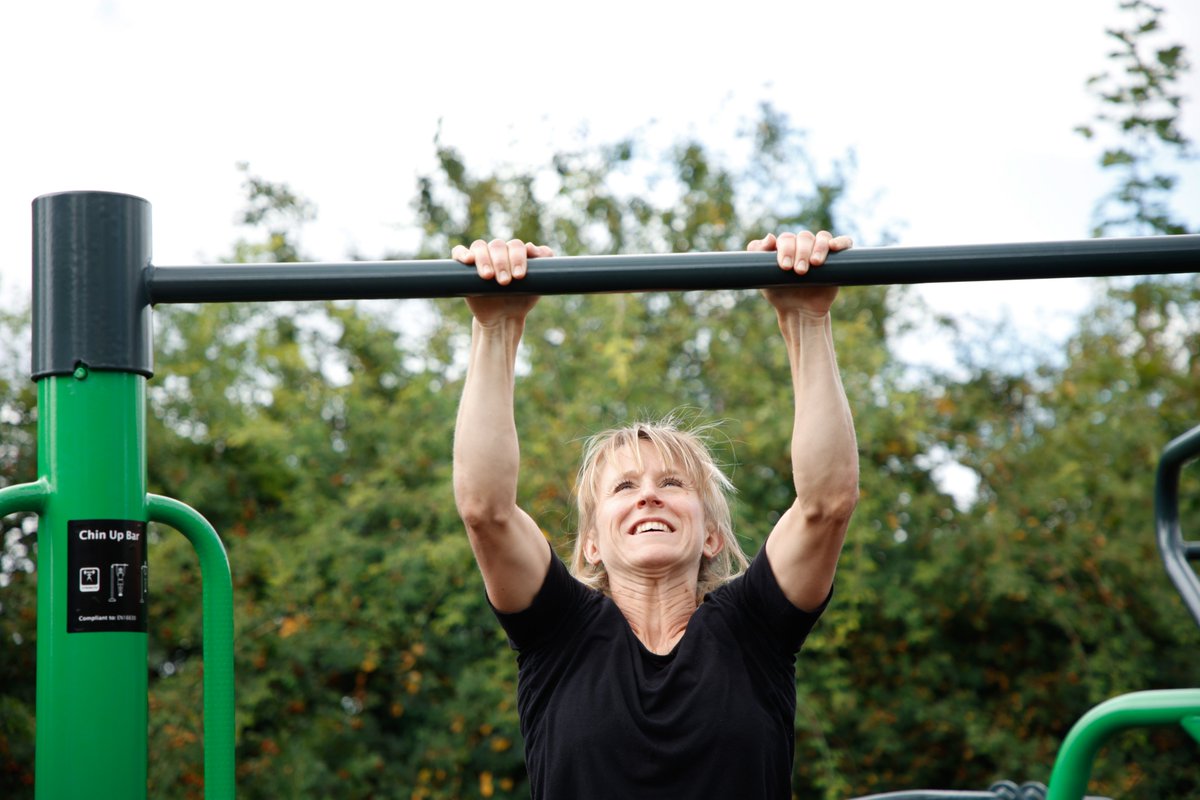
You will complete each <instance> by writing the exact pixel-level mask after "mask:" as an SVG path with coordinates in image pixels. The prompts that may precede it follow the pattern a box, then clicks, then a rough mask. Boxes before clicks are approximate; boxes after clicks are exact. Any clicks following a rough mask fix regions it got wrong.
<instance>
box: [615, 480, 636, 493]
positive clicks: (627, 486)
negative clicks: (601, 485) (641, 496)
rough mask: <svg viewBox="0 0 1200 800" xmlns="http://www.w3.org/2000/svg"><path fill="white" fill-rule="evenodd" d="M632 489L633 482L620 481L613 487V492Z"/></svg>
mask: <svg viewBox="0 0 1200 800" xmlns="http://www.w3.org/2000/svg"><path fill="white" fill-rule="evenodd" d="M632 488H633V481H620V482H619V483H618V484H617V485H616V486H614V487H613V491H614V492H619V491H622V490H623V489H632Z"/></svg>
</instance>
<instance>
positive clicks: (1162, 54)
mask: <svg viewBox="0 0 1200 800" xmlns="http://www.w3.org/2000/svg"><path fill="white" fill-rule="evenodd" d="M1120 7H1121V9H1122V10H1123V11H1125V12H1127V13H1128V14H1129V17H1130V19H1129V22H1128V26H1127V27H1124V28H1116V29H1110V30H1108V35H1109V37H1111V38H1112V39H1113V40H1114V43H1115V44H1114V49H1113V50H1112V51H1110V52H1109V54H1108V57H1109V60H1110V61H1111V62H1112V68H1111V70H1110V71H1106V72H1103V73H1101V74H1099V75H1094V76H1092V77H1091V78H1089V79H1088V88H1089V89H1090V90H1091V91H1092V92H1093V93H1094V94H1095V96H1096V99H1097V100H1099V101H1100V103H1101V108H1100V110H1099V111H1098V112H1097V113H1096V117H1095V125H1081V126H1079V127H1078V128H1076V131H1077V132H1078V133H1080V134H1081V135H1083V136H1084V137H1085V138H1087V139H1092V138H1093V137H1097V136H1099V137H1100V138H1101V139H1102V140H1103V147H1104V150H1103V152H1102V153H1101V155H1100V166H1101V167H1103V168H1105V169H1111V170H1114V171H1115V175H1116V183H1117V185H1116V186H1115V187H1114V188H1113V190H1112V191H1111V192H1109V193H1108V194H1107V195H1105V196H1104V197H1103V198H1101V199H1100V201H1099V203H1098V204H1097V206H1096V220H1097V221H1096V226H1095V229H1094V232H1093V235H1095V236H1106V235H1111V234H1114V233H1116V234H1125V235H1135V236H1136V235H1147V234H1179V233H1187V232H1188V228H1187V223H1186V222H1185V221H1181V220H1180V219H1179V218H1178V217H1177V215H1176V214H1175V212H1174V211H1173V209H1172V208H1171V203H1170V199H1171V194H1172V191H1173V190H1174V188H1175V185H1176V182H1177V180H1178V176H1177V175H1175V174H1172V173H1171V172H1168V171H1167V170H1168V169H1170V167H1169V162H1170V161H1171V160H1172V159H1177V160H1180V161H1182V160H1186V159H1191V158H1194V157H1195V156H1194V154H1193V153H1192V150H1191V144H1192V143H1191V141H1190V140H1189V139H1188V138H1187V136H1185V135H1184V133H1183V130H1182V129H1181V128H1180V125H1179V118H1180V114H1181V113H1182V107H1181V106H1182V103H1183V100H1184V95H1183V93H1182V88H1181V85H1180V84H1181V82H1182V80H1183V78H1184V76H1185V75H1186V74H1187V72H1188V71H1189V70H1190V69H1191V64H1190V63H1189V62H1188V60H1187V57H1186V54H1185V53H1184V48H1183V46H1182V45H1179V44H1170V45H1166V46H1157V45H1156V38H1157V37H1158V36H1159V35H1160V34H1161V32H1162V28H1163V25H1162V15H1163V9H1162V8H1161V7H1160V6H1156V5H1153V4H1152V3H1149V2H1146V0H1124V2H1122V3H1121V4H1120Z"/></svg>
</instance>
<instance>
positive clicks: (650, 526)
mask: <svg viewBox="0 0 1200 800" xmlns="http://www.w3.org/2000/svg"><path fill="white" fill-rule="evenodd" d="M666 530H667V526H666V525H664V524H663V523H661V522H640V523H638V526H637V527H636V528H634V530H633V532H634V533H645V532H646V531H662V532H664V533H665V532H666Z"/></svg>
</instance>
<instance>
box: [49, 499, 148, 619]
mask: <svg viewBox="0 0 1200 800" xmlns="http://www.w3.org/2000/svg"><path fill="white" fill-rule="evenodd" d="M148 589H149V581H148V580H147V570H146V523H144V522H139V521H137V520H127V519H75V520H70V521H68V522H67V633H100V632H109V631H127V632H133V633H145V632H146V594H147V591H148Z"/></svg>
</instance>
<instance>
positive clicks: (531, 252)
mask: <svg viewBox="0 0 1200 800" xmlns="http://www.w3.org/2000/svg"><path fill="white" fill-rule="evenodd" d="M525 255H526V256H528V257H529V258H550V257H551V256H553V255H554V250H552V249H551V248H549V247H547V246H546V245H544V244H533V243H532V242H530V243H528V244H526V245H525Z"/></svg>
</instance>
